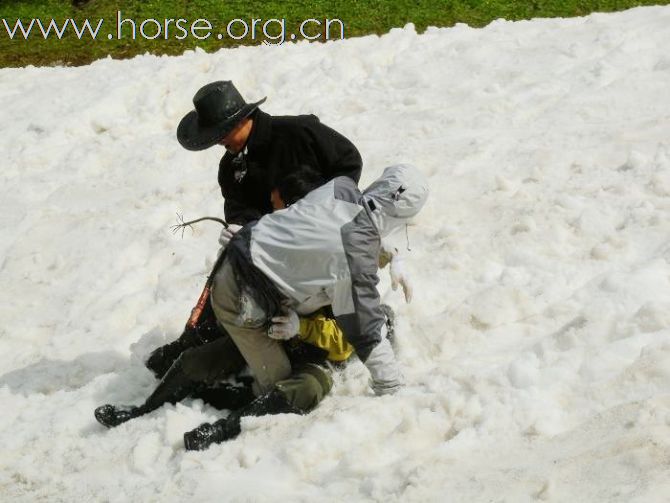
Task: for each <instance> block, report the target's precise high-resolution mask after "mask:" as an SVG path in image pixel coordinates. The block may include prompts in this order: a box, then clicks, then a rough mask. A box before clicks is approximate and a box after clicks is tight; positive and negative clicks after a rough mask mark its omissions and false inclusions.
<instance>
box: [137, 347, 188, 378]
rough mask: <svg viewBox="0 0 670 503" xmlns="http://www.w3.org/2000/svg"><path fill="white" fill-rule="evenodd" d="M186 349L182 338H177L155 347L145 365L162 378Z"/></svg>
mask: <svg viewBox="0 0 670 503" xmlns="http://www.w3.org/2000/svg"><path fill="white" fill-rule="evenodd" d="M184 349H185V348H184V347H183V346H182V344H181V340H180V339H177V340H176V341H172V342H171V343H169V344H166V345H165V346H161V347H159V348H156V349H154V350H153V351H152V352H151V354H150V355H149V358H148V359H147V361H146V362H145V363H144V365H145V366H146V367H147V368H148V369H149V370H151V372H153V373H154V375H155V376H156V378H158V379H161V378H162V377H163V376H164V375H165V373H166V372H167V371H168V369H169V368H170V367H171V366H172V364H173V363H174V361H175V360H176V359H177V358H179V355H181V354H182V352H183V351H184Z"/></svg>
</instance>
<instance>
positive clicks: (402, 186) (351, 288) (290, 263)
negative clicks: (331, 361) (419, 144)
mask: <svg viewBox="0 0 670 503" xmlns="http://www.w3.org/2000/svg"><path fill="white" fill-rule="evenodd" d="M427 197H428V181H427V179H426V178H425V176H424V175H422V174H421V172H420V171H419V170H417V169H416V168H414V167H412V166H410V165H396V166H391V167H388V168H386V169H385V170H384V173H383V175H382V176H381V177H380V178H379V179H377V180H376V181H375V182H373V183H372V184H371V185H370V186H369V187H368V188H367V189H366V190H365V191H364V192H363V193H361V192H360V191H359V189H358V188H357V186H356V183H355V182H354V181H353V180H352V179H350V178H348V177H344V176H342V177H337V178H335V179H333V180H331V181H329V182H327V183H326V184H325V185H322V186H320V187H318V188H317V189H314V190H312V191H311V192H310V193H309V194H307V195H306V196H305V197H303V198H302V199H300V200H298V201H297V202H295V203H294V204H291V205H290V206H288V207H287V208H285V209H282V210H279V211H275V212H274V213H272V214H268V215H264V216H263V217H261V218H260V219H259V220H257V221H256V222H252V223H249V224H247V225H246V226H244V227H243V228H242V230H240V231H239V232H238V233H237V234H236V235H235V236H234V237H233V239H232V240H231V241H230V243H229V244H228V246H227V247H226V248H225V259H224V261H223V265H222V267H221V268H220V270H219V271H218V272H217V274H216V276H215V279H214V283H213V286H212V294H211V304H212V308H213V310H214V313H215V315H216V318H217V320H218V322H219V323H220V324H221V325H223V327H224V328H225V329H226V331H227V332H228V333H229V334H230V337H231V339H232V341H233V342H234V344H235V346H237V349H238V350H239V352H240V353H241V355H242V356H243V358H244V360H245V361H246V363H247V364H248V366H249V368H250V370H251V372H252V374H253V376H254V379H255V382H254V392H255V395H256V397H257V398H256V399H255V400H253V401H252V402H251V403H249V404H248V405H246V406H243V407H241V408H239V409H238V410H234V411H232V412H231V413H230V414H229V415H228V416H227V417H226V418H224V419H221V420H219V421H217V422H215V423H214V424H209V423H205V424H202V425H200V426H199V427H198V428H196V429H194V430H192V431H190V432H187V433H185V434H184V444H185V447H186V449H188V450H201V449H205V448H207V447H209V446H210V445H211V444H212V443H218V442H222V441H224V440H228V439H231V438H233V437H235V436H236V435H237V434H239V432H240V423H241V418H242V417H243V416H249V415H254V416H258V415H264V414H278V413H284V412H294V413H301V414H304V413H307V412H309V411H311V410H312V409H313V408H314V407H316V405H317V404H318V403H319V402H320V401H321V400H322V399H323V397H324V396H325V395H326V394H327V393H328V392H329V391H330V387H331V386H332V381H331V379H330V376H329V375H328V374H327V373H325V372H324V371H323V370H321V369H320V368H319V367H318V366H315V365H309V364H308V365H305V366H303V367H301V368H297V369H293V368H292V367H291V363H290V361H289V358H288V356H287V354H286V351H285V349H284V346H283V344H282V342H283V341H284V340H288V339H291V338H292V337H293V336H295V335H296V334H297V333H298V330H299V315H301V314H307V313H312V312H314V311H316V310H317V309H319V308H321V307H324V306H331V307H332V312H333V315H334V317H335V319H336V321H337V324H338V325H339V326H340V328H341V329H342V331H343V333H344V335H345V337H346V339H347V340H348V342H349V343H351V345H352V346H353V347H354V349H355V351H356V354H357V356H358V357H359V359H360V360H361V361H362V362H363V363H364V364H365V366H366V367H367V369H368V370H369V372H370V376H371V379H370V383H371V387H372V389H373V391H374V392H375V393H376V394H378V395H382V394H388V393H393V392H395V391H396V390H398V389H399V388H400V387H401V386H402V384H403V377H402V374H401V372H400V370H399V368H398V364H397V361H396V359H395V355H394V352H393V349H392V347H391V345H390V343H389V340H388V339H387V338H386V336H385V335H386V334H385V329H386V324H385V321H386V317H385V313H384V310H383V309H382V307H381V306H380V297H379V293H378V291H377V288H376V286H377V283H378V281H379V279H378V277H377V270H378V266H379V260H380V254H381V239H382V238H384V237H386V236H388V235H389V234H391V233H392V232H393V231H394V230H396V229H399V228H402V227H404V226H405V225H406V224H407V221H408V219H410V218H412V217H413V216H415V215H416V214H417V213H418V212H419V210H420V209H421V208H422V207H423V205H424V204H425V201H426V199H427ZM210 344H211V345H214V344H216V342H213V343H210ZM205 347H206V346H203V348H205ZM221 365H225V359H221ZM189 366H190V364H189V363H184V362H182V358H179V359H177V361H176V362H175V363H174V364H173V366H172V367H171V368H170V370H169V371H168V373H167V374H166V376H165V378H164V379H163V381H162V382H161V383H160V384H159V386H158V388H157V389H156V390H155V391H154V393H153V394H152V395H151V396H150V397H149V398H148V399H147V401H146V402H145V404H143V405H141V406H139V407H132V408H128V409H125V408H121V407H116V406H112V405H105V406H102V407H99V408H98V409H96V418H97V419H98V421H100V422H101V423H102V424H105V425H106V426H110V427H111V426H116V425H117V424H121V423H122V422H125V421H127V420H129V419H132V418H133V417H139V416H140V415H142V414H145V413H147V412H150V411H151V410H154V409H156V408H157V407H158V406H160V405H161V404H162V403H165V402H167V401H170V402H175V401H178V400H180V399H182V398H184V397H185V396H186V395H187V392H188V390H189V389H192V380H193V376H194V375H195V370H198V369H189V368H187V367H189ZM200 370H201V369H200ZM207 371H208V373H210V372H211V373H212V374H216V373H217V369H212V368H208V369H207Z"/></svg>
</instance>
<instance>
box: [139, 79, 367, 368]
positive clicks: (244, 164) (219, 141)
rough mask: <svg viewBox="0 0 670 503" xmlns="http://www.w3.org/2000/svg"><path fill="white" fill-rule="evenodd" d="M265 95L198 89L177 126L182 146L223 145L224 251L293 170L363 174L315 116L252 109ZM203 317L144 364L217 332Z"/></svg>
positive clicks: (218, 85) (157, 363)
mask: <svg viewBox="0 0 670 503" xmlns="http://www.w3.org/2000/svg"><path fill="white" fill-rule="evenodd" d="M265 99H266V98H263V99H262V100H260V101H257V102H255V103H246V102H245V101H244V99H243V98H242V96H241V95H240V93H239V92H238V91H237V89H236V88H235V86H234V85H233V83H232V82H230V81H218V82H212V83H210V84H207V85H205V86H204V87H202V88H201V89H200V90H198V92H197V93H196V94H195V96H194V97H193V104H194V106H195V110H193V111H191V112H189V113H188V114H187V115H186V116H185V117H184V118H183V119H182V120H181V122H180V123H179V127H178V128H177V139H178V140H179V143H180V144H181V145H182V146H183V147H184V148H186V149H188V150H193V151H197V150H204V149H207V148H210V147H212V146H214V145H222V146H224V147H225V148H226V153H225V154H224V156H223V158H222V159H221V161H220V163H219V173H218V182H219V185H220V187H221V194H222V195H223V197H224V215H225V219H226V221H227V223H228V224H229V226H228V227H227V228H224V229H223V230H222V231H221V236H220V238H219V243H220V244H221V246H222V247H224V248H225V246H226V245H227V244H228V242H229V241H230V239H231V238H232V237H233V235H234V233H235V232H237V231H238V230H239V229H240V228H241V227H242V226H243V225H244V224H246V223H249V222H251V221H254V220H258V219H259V218H260V217H262V216H263V215H265V214H267V213H271V212H272V210H273V208H272V202H271V192H272V189H273V188H276V187H278V186H281V185H286V184H285V183H283V182H286V181H288V179H291V174H292V173H295V171H296V170H308V171H311V172H312V173H314V174H315V175H316V176H320V177H321V183H326V182H327V181H329V180H331V179H333V178H335V177H337V176H348V177H349V178H351V179H353V180H354V181H355V182H356V183H358V180H359V178H360V175H361V167H362V160H361V156H360V154H359V152H358V150H357V149H356V147H355V146H354V145H353V143H351V142H350V141H349V140H348V139H347V138H345V137H344V136H343V135H341V134H340V133H338V132H337V131H335V130H333V129H331V128H329V127H328V126H326V125H325V124H322V123H321V122H320V121H319V119H318V118H317V117H316V116H314V115H298V116H270V115H268V114H266V113H264V112H263V111H261V110H260V109H259V108H258V107H259V105H261V104H262V103H264V102H265ZM285 189H286V187H285ZM207 307H209V306H207ZM207 314H208V315H209V317H208V319H207V320H204V322H203V323H201V324H200V327H199V330H198V331H197V333H196V332H194V331H188V330H187V331H185V333H184V334H183V335H182V336H181V337H180V338H179V339H177V340H176V341H174V342H172V343H170V344H167V345H165V346H163V347H161V348H158V349H157V350H155V351H154V352H153V353H152V354H151V355H150V357H149V359H148V361H147V367H148V368H149V369H151V370H152V371H153V372H154V373H155V374H156V375H157V376H158V377H162V375H163V374H164V373H165V372H166V371H167V369H168V368H169V367H170V365H171V364H172V362H173V361H174V360H175V359H176V358H177V357H178V356H179V354H181V352H182V351H183V350H185V349H188V348H189V347H192V346H195V345H200V344H202V343H203V342H207V341H208V340H211V338H214V337H217V334H218V330H217V328H216V321H215V320H213V319H212V317H213V313H212V312H211V309H207Z"/></svg>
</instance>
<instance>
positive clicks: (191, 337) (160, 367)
mask: <svg viewBox="0 0 670 503" xmlns="http://www.w3.org/2000/svg"><path fill="white" fill-rule="evenodd" d="M224 334H225V332H224V331H223V329H222V328H221V327H220V326H219V325H218V324H217V322H216V317H215V316H214V311H213V310H212V308H211V306H210V305H209V302H208V303H207V306H206V308H205V311H204V312H203V315H202V320H201V321H200V322H199V323H198V325H197V326H196V327H195V328H189V327H187V328H185V329H184V331H183V332H182V334H181V335H180V336H179V338H178V339H177V340H176V341H172V342H170V343H169V344H165V345H164V346H161V347H159V348H156V349H154V350H153V351H152V352H151V354H150V355H149V358H147V361H146V362H145V363H144V364H145V366H146V367H147V368H148V369H149V370H151V372H153V373H154V375H155V376H156V378H158V379H161V378H162V377H163V376H164V375H165V373H166V372H167V371H168V369H169V368H170V367H171V366H172V364H173V363H174V361H175V360H176V359H177V358H179V355H181V354H182V353H183V352H184V351H185V350H187V349H189V348H192V347H195V346H200V345H202V344H206V343H208V342H211V341H213V340H215V339H218V338H219V337H221V336H222V335H224Z"/></svg>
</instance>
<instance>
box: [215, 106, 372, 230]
mask: <svg viewBox="0 0 670 503" xmlns="http://www.w3.org/2000/svg"><path fill="white" fill-rule="evenodd" d="M253 120H254V123H253V128H252V130H251V134H250V135H249V140H248V141H247V145H246V149H245V151H246V154H244V153H242V154H239V155H236V154H231V153H229V152H226V154H225V155H224V156H223V158H222V159H221V162H220V163H219V185H220V186H221V194H222V195H223V197H224V199H225V203H224V213H225V218H226V221H227V222H228V223H235V224H240V225H244V224H246V223H248V222H250V221H252V220H257V219H258V218H260V217H261V216H263V215H265V214H266V213H270V212H271V211H272V205H271V204H270V192H271V190H272V189H273V188H274V186H275V181H276V180H278V179H280V177H283V176H286V174H288V173H289V172H290V171H291V170H293V169H296V168H298V167H300V166H310V167H311V168H313V169H315V170H316V171H318V172H320V173H321V174H322V175H323V177H324V179H325V180H331V179H333V178H335V177H337V176H348V177H349V178H352V179H353V180H354V181H355V182H356V183H358V180H359V178H360V176H361V168H362V160H361V155H360V154H359V153H358V150H357V149H356V147H355V146H354V145H353V143H351V142H350V141H349V140H348V139H347V138H345V137H344V136H342V135H341V134H340V133H338V132H337V131H335V130H333V129H331V128H329V127H328V126H326V125H325V124H321V122H320V121H319V119H318V117H316V116H314V115H298V116H278V117H273V116H270V115H268V114H266V113H265V112H262V111H260V110H258V111H257V112H256V113H255V115H254V116H253Z"/></svg>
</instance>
